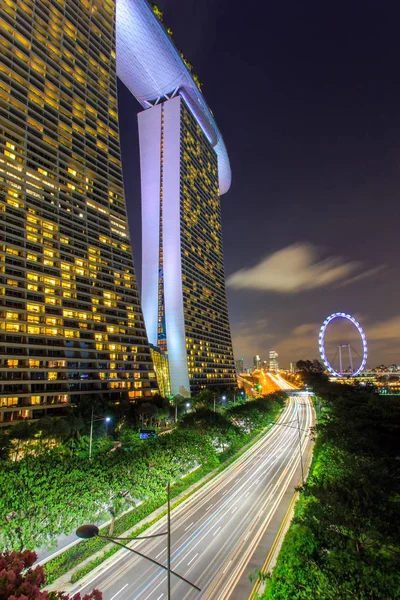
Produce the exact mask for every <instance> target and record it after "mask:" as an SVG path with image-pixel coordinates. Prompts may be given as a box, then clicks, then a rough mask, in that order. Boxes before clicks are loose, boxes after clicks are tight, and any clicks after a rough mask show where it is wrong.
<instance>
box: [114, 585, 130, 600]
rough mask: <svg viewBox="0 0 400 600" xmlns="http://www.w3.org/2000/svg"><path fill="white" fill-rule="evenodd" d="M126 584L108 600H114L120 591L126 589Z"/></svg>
mask: <svg viewBox="0 0 400 600" xmlns="http://www.w3.org/2000/svg"><path fill="white" fill-rule="evenodd" d="M128 585H129V584H128V583H126V584H125V585H124V587H122V588H121V589H120V590H119V591H118V592H117V593H116V594H114V596H113V597H112V598H110V600H114V598H116V597H117V596H118V594H120V593H121V592H122V590H124V589H125V588H126V587H128Z"/></svg>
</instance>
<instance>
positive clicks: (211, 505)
mask: <svg viewBox="0 0 400 600" xmlns="http://www.w3.org/2000/svg"><path fill="white" fill-rule="evenodd" d="M213 506H214V504H210V506H209V507H208V508H207V510H206V513H207V512H208V511H209V510H210V508H212V507H213Z"/></svg>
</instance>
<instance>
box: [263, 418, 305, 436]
mask: <svg viewBox="0 0 400 600" xmlns="http://www.w3.org/2000/svg"><path fill="white" fill-rule="evenodd" d="M291 422H292V421H289V423H291ZM271 425H282V426H283V427H287V428H288V429H297V430H299V429H300V431H304V432H305V433H308V429H302V428H301V427H292V425H286V423H277V422H276V421H272V423H271Z"/></svg>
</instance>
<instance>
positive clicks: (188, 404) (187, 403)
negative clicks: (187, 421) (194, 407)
mask: <svg viewBox="0 0 400 600" xmlns="http://www.w3.org/2000/svg"><path fill="white" fill-rule="evenodd" d="M185 408H186V412H187V411H188V408H190V402H186V404H185Z"/></svg>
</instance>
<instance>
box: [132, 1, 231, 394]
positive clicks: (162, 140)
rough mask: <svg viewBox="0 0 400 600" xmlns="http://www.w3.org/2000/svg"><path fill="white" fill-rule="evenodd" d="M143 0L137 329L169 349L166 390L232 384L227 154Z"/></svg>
mask: <svg viewBox="0 0 400 600" xmlns="http://www.w3.org/2000/svg"><path fill="white" fill-rule="evenodd" d="M142 4H143V18H142V17H141V16H140V18H139V19H138V22H137V28H139V30H140V41H141V43H138V45H137V52H136V53H132V56H131V62H132V64H135V65H137V64H139V65H140V66H141V67H142V70H141V80H140V82H139V83H138V87H140V90H141V91H140V94H137V97H138V98H140V99H141V103H142V106H143V108H144V109H145V110H143V111H142V112H141V113H140V114H139V115H138V121H139V143H140V169H141V192H142V231H143V236H142V239H143V246H142V303H143V313H144V318H145V322H146V329H147V333H148V336H149V341H150V342H151V343H152V344H153V345H154V346H157V347H159V348H161V349H162V350H164V351H165V352H166V353H167V355H168V361H169V372H170V378H171V391H172V394H177V393H179V394H182V395H185V393H188V392H190V393H191V394H195V393H197V392H199V391H200V389H202V388H205V387H213V386H215V387H219V388H221V387H234V386H235V385H236V376H235V364H234V359H233V351H232V340H231V332H230V326H229V318H228V308H227V300H226V291H225V275H224V263H223V247H222V225H221V205H220V194H223V193H225V192H226V191H228V189H229V187H230V180H231V173H230V166H229V159H228V155H227V152H226V149H225V146H224V142H223V140H222V136H221V134H220V132H219V131H218V128H217V125H216V123H215V119H214V117H213V115H212V113H211V111H210V109H209V108H208V106H207V104H206V103H205V100H204V98H203V96H202V94H201V92H200V90H199V88H198V86H197V84H196V83H195V81H194V79H193V77H192V75H191V73H190V72H189V71H188V69H187V68H186V66H185V64H184V62H183V61H182V58H181V56H180V55H179V53H178V52H177V50H176V49H175V47H174V46H173V44H172V43H171V40H170V38H169V36H168V34H167V33H166V32H165V30H164V29H163V27H162V26H161V25H160V23H159V22H158V20H157V19H156V18H155V17H154V16H153V17H152V19H150V18H147V17H146V15H147V12H148V11H150V9H149V7H148V5H147V3H144V2H142V0H141V1H138V0H137V1H136V2H135V3H133V6H134V7H135V8H134V9H132V10H134V11H136V10H137V9H136V5H137V6H142ZM145 5H146V6H145ZM145 13H146V14H145ZM129 35H130V32H129V31H127V38H128V39H129ZM125 67H126V69H127V70H129V68H133V67H131V66H130V64H128V63H127V64H126V65H125ZM139 84H140V85H139ZM143 99H144V100H143Z"/></svg>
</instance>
